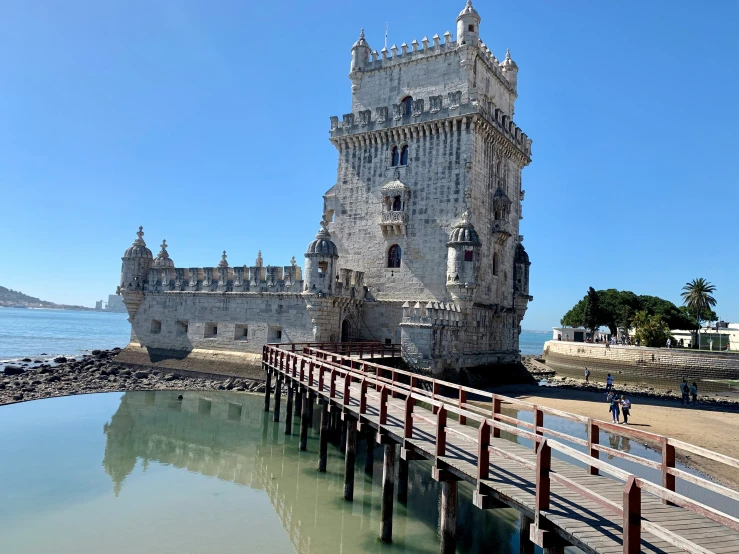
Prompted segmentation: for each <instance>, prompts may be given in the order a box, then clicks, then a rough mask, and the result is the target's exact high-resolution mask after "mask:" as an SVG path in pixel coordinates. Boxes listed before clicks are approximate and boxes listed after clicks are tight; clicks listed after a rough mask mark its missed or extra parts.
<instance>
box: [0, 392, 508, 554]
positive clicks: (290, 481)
mask: <svg viewBox="0 0 739 554" xmlns="http://www.w3.org/2000/svg"><path fill="white" fill-rule="evenodd" d="M178 394H179V393H178V392H170V391H156V392H128V393H125V394H121V393H108V394H93V395H85V396H73V397H65V398H54V399H48V400H37V401H33V402H25V403H20V404H14V405H9V406H3V407H0V475H2V476H3V477H2V481H1V482H0V536H2V545H3V546H2V551H3V552H33V553H47V552H48V553H66V552H69V553H72V552H74V553H76V554H77V553H80V554H81V553H99V552H106V553H113V554H115V553H124V552H126V553H128V552H156V553H172V554H175V553H176V554H183V553H193V554H194V553H202V552H218V553H222V552H226V553H230V552H240V553H241V552H267V553H271V552H300V553H316V554H318V553H320V554H331V553H354V552H360V553H364V552H398V553H401V552H402V553H414V554H416V553H426V552H428V553H436V552H438V551H439V541H438V535H437V527H438V498H439V489H438V484H437V483H436V482H435V481H433V480H432V479H431V466H430V464H429V463H427V462H413V463H411V464H409V467H410V475H409V493H408V502H407V505H406V504H403V503H400V502H397V500H396V503H395V507H394V520H393V538H394V542H393V544H392V545H385V544H383V543H381V542H379V541H378V535H379V529H380V520H379V516H380V492H381V487H380V483H381V478H382V467H381V463H380V461H381V459H382V455H381V453H382V447H378V448H377V449H376V453H375V464H374V471H373V474H372V475H371V476H370V475H367V474H365V472H364V450H365V449H364V441H363V440H362V439H361V437H362V435H359V437H358V439H359V440H358V455H357V466H356V483H355V496H354V501H353V502H346V501H344V500H343V498H342V494H343V468H344V462H343V456H342V455H341V454H340V452H339V450H338V447H337V445H336V443H334V444H330V445H329V457H328V471H327V472H326V473H318V472H317V471H316V462H317V451H318V435H317V433H316V430H317V428H318V415H319V410H314V416H316V419H315V421H314V428H313V430H312V431H311V434H310V439H309V442H308V451H307V452H300V451H299V450H298V437H297V432H298V429H297V427H298V426H297V425H296V426H294V429H293V434H292V435H288V436H286V435H285V434H284V432H283V429H284V427H283V425H284V423H278V424H274V423H273V422H272V413H268V414H265V413H264V411H263V399H262V397H261V396H255V395H246V394H238V393H230V392H226V391H223V392H213V393H200V392H183V393H182V394H183V396H184V398H183V400H182V401H180V400H178V399H177V396H178ZM283 420H284V416H283ZM295 421H296V423H297V420H295ZM11 476H12V477H11ZM471 496H472V489H471V487H470V486H469V485H467V484H464V483H462V484H460V488H459V501H458V512H457V518H458V531H459V538H458V550H457V552H460V553H467V552H469V553H472V552H503V553H513V552H518V528H517V512H516V511H515V510H512V509H499V510H485V511H483V510H478V509H477V508H475V507H474V506H472V503H471Z"/></svg>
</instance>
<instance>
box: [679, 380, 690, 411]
mask: <svg viewBox="0 0 739 554" xmlns="http://www.w3.org/2000/svg"><path fill="white" fill-rule="evenodd" d="M680 394H681V397H680V405H681V406H682V405H683V404H687V405H688V406H690V387H689V386H688V382H687V381H686V380H685V379H683V382H682V383H681V384H680Z"/></svg>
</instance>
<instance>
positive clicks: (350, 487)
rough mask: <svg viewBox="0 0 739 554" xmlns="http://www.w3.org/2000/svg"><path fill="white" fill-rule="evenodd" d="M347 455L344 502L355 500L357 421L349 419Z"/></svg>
mask: <svg viewBox="0 0 739 554" xmlns="http://www.w3.org/2000/svg"><path fill="white" fill-rule="evenodd" d="M344 428H345V430H346V454H345V456H344V500H354V463H355V462H356V459H357V421H356V420H355V419H351V418H347V419H346V421H345V422H344Z"/></svg>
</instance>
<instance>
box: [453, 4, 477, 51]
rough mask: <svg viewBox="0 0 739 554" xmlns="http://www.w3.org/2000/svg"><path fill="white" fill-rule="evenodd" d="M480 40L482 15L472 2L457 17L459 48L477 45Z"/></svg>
mask: <svg viewBox="0 0 739 554" xmlns="http://www.w3.org/2000/svg"><path fill="white" fill-rule="evenodd" d="M479 38H480V14H478V13H477V10H476V9H475V8H473V7H472V0H467V5H466V6H465V7H464V9H463V10H462V11H461V12H459V15H458V16H457V46H462V45H463V44H471V45H476V44H477V43H478V41H479Z"/></svg>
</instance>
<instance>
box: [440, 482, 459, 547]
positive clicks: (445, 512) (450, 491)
mask: <svg viewBox="0 0 739 554" xmlns="http://www.w3.org/2000/svg"><path fill="white" fill-rule="evenodd" d="M440 495H441V502H440V509H439V527H440V528H441V529H440V531H441V532H440V533H439V535H440V536H441V545H440V552H441V554H454V553H455V552H456V551H457V481H456V480H446V481H442V482H441V492H440Z"/></svg>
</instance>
